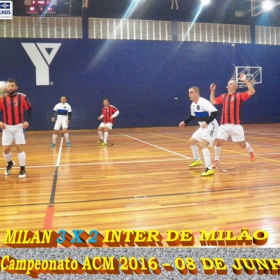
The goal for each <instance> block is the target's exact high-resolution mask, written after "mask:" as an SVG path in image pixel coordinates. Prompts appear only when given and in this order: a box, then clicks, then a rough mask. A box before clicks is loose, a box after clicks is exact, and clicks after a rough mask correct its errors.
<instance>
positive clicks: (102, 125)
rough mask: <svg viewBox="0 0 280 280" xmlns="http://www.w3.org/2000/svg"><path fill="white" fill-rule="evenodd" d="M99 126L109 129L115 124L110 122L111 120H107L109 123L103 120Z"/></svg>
mask: <svg viewBox="0 0 280 280" xmlns="http://www.w3.org/2000/svg"><path fill="white" fill-rule="evenodd" d="M99 127H103V128H105V127H108V128H109V129H112V128H113V124H112V123H109V122H107V123H104V122H102V123H101V124H100V125H99Z"/></svg>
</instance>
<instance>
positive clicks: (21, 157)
mask: <svg viewBox="0 0 280 280" xmlns="http://www.w3.org/2000/svg"><path fill="white" fill-rule="evenodd" d="M15 143H16V148H17V152H18V161H19V164H20V171H19V174H18V177H19V178H20V179H22V178H25V177H26V172H25V163H26V155H25V152H24V150H23V145H25V144H26V142H25V137H24V133H23V129H22V124H20V125H18V126H17V129H16V132H15Z"/></svg>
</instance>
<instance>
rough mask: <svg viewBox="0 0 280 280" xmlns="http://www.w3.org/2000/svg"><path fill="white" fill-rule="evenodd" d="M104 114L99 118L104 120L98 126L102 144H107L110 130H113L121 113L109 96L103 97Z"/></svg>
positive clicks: (99, 142)
mask: <svg viewBox="0 0 280 280" xmlns="http://www.w3.org/2000/svg"><path fill="white" fill-rule="evenodd" d="M103 105H104V107H103V108H102V114H101V115H100V116H99V117H98V120H102V122H101V124H100V125H99V127H98V135H99V138H100V139H99V141H98V144H100V145H101V146H107V140H108V135H109V130H112V128H113V124H114V122H115V118H116V117H117V116H118V115H119V113H120V111H119V110H118V109H117V108H116V107H115V106H113V105H110V103H109V100H108V98H104V99H103Z"/></svg>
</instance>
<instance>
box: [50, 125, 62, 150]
mask: <svg viewBox="0 0 280 280" xmlns="http://www.w3.org/2000/svg"><path fill="white" fill-rule="evenodd" d="M61 126H62V122H60V121H56V122H55V125H54V131H53V135H52V143H51V147H55V145H56V139H57V135H58V131H59V130H60V128H61Z"/></svg>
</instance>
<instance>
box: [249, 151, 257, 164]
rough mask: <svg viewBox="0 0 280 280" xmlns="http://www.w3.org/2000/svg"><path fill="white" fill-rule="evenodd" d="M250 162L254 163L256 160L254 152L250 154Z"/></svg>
mask: <svg viewBox="0 0 280 280" xmlns="http://www.w3.org/2000/svg"><path fill="white" fill-rule="evenodd" d="M250 160H251V161H252V162H254V161H255V160H256V157H255V154H254V151H252V152H251V153H250Z"/></svg>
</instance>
